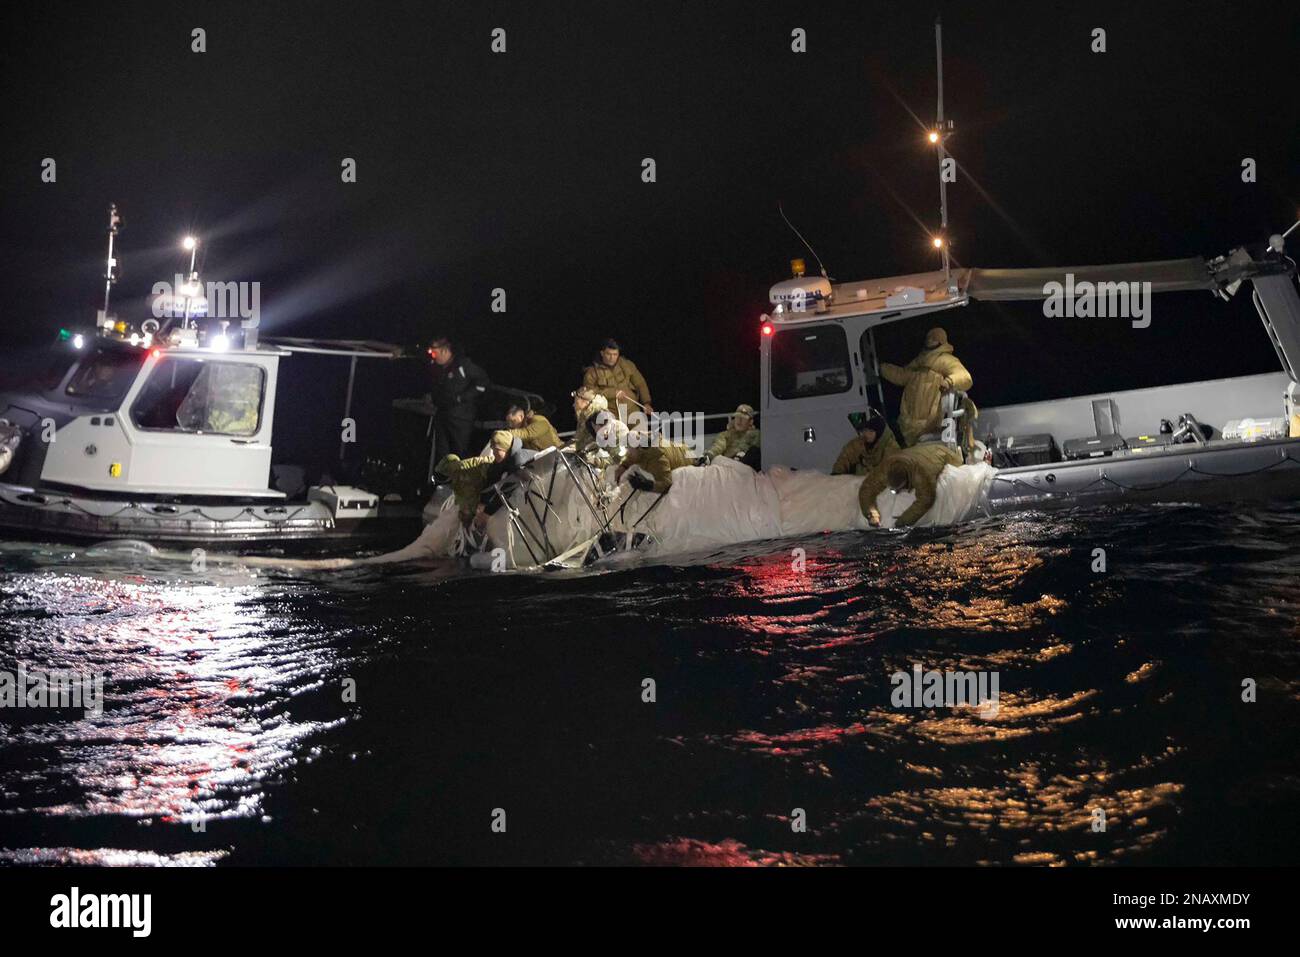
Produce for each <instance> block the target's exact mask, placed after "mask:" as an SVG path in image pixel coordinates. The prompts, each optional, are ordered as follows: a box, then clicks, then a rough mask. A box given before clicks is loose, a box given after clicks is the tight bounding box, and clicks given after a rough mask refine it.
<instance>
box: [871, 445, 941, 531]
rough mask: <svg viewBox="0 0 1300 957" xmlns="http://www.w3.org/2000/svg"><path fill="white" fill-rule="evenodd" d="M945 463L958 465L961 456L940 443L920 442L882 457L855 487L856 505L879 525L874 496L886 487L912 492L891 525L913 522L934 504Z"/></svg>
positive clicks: (903, 524)
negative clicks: (913, 497)
mask: <svg viewBox="0 0 1300 957" xmlns="http://www.w3.org/2000/svg"><path fill="white" fill-rule="evenodd" d="M949 465H952V466H959V465H961V456H960V455H959V454H958V453H957V451H956V450H955V449H952V448H949V447H948V446H946V445H944V444H943V443H942V442H923V443H922V444H920V445H914V446H911V447H910V448H906V449H902V450H901V451H897V452H894V453H892V454H891V455H888V456H886V457H885V460H884V461H883V462H881V463H880V464H879V465H878V466H876V468H875V469H874V470H872V472H871V474H870V475H868V476H867V477H866V478H864V479H863V480H862V485H861V486H860V487H859V488H858V506H859V507H860V508H861V509H862V514H863V516H864V517H865V518H866V520H867V521H868V522H870V523H871V524H872V525H879V524H880V512H879V510H877V508H876V498H877V496H879V495H880V493H881V492H883V491H884V490H885V489H886V488H892V489H893V490H894V491H895V492H905V491H912V492H914V493H916V501H915V502H913V503H912V504H911V505H910V506H909V507H908V508H907V510H906V511H905V512H903V514H902V515H900V516H898V518H897V519H896V520H895V521H894V527H895V528H903V527H905V526H908V525H914V524H916V523H917V522H918V521H920V520H921V518H922V517H923V516H924V515H925V513H926V512H928V511H930V509H931V508H933V507H934V503H935V499H936V497H937V496H936V491H937V490H938V488H939V476H940V475H942V474H943V470H944V469H945V468H947V467H948V466H949Z"/></svg>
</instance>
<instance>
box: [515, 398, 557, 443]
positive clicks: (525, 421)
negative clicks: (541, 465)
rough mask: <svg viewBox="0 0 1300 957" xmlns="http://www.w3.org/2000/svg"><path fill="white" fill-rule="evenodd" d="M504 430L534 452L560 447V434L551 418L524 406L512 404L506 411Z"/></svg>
mask: <svg viewBox="0 0 1300 957" xmlns="http://www.w3.org/2000/svg"><path fill="white" fill-rule="evenodd" d="M506 430H507V431H508V432H509V433H510V434H511V435H513V436H514V437H515V438H517V439H519V440H520V441H522V442H523V443H524V448H526V449H532V450H533V451H534V452H541V451H542V450H543V449H549V448H551V447H554V448H557V449H558V448H559V447H560V436H559V435H558V434H557V433H556V431H555V426H553V425H551V420H550V419H548V418H547V417H546V416H544V415H542V414H541V413H540V412H534V411H533V410H532V409H529V408H525V407H524V406H519V405H512V406H511V407H510V409H509V411H507V412H506Z"/></svg>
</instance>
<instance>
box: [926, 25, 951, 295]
mask: <svg viewBox="0 0 1300 957" xmlns="http://www.w3.org/2000/svg"><path fill="white" fill-rule="evenodd" d="M934 60H935V70H936V72H937V75H938V79H939V84H938V88H939V94H938V102H937V104H936V108H935V123H934V129H933V130H931V131H930V137H929V139H930V142H931V143H933V144H934V145H935V147H936V151H937V152H938V154H939V235H938V236H935V237H934V240H933V242H934V245H935V246H937V247H939V251H940V252H941V253H942V254H943V279H944V284H945V285H946V286H947V288H948V295H950V296H951V295H953V294H955V293H956V292H957V289H956V287H955V286H954V285H953V281H952V262H951V260H950V259H949V256H948V184H947V182H946V180H945V179H944V176H945V172H946V170H945V169H944V167H945V166H946V164H947V161H948V151H947V150H946V149H945V148H944V140H945V139H946V138H947V136H948V134H949V133H950V132H952V120H947V121H946V122H945V120H944V117H943V18H942V17H935V18H934Z"/></svg>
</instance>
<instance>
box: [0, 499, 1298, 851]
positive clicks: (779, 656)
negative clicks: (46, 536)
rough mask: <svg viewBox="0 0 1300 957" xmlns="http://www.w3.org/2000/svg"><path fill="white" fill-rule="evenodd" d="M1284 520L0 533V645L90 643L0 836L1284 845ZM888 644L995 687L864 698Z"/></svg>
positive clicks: (468, 846)
mask: <svg viewBox="0 0 1300 957" xmlns="http://www.w3.org/2000/svg"><path fill="white" fill-rule="evenodd" d="M795 548H802V549H804V551H805V553H806V567H805V568H804V569H803V570H799V569H798V568H796V567H794V566H795V562H794V560H793V558H792V550H793V549H795ZM1097 548H1103V549H1105V551H1106V563H1107V570H1106V571H1105V572H1104V573H1098V572H1094V571H1093V570H1092V566H1093V564H1094V558H1093V550H1094V549H1097ZM1297 555H1300V507H1296V506H1290V507H1278V508H1270V509H1263V508H1260V509H1253V508H1252V509H1246V508H1199V507H1189V506H1170V507H1163V508H1155V509H1148V510H1142V511H1139V510H1124V509H1108V510H1099V511H1092V512H1075V513H1068V514H1056V515H1026V516H1019V517H1014V518H1008V519H1000V520H995V521H988V522H984V523H982V524H976V525H970V526H965V527H962V528H959V529H948V530H929V531H926V530H916V531H912V532H909V533H906V534H900V533H889V532H877V533H869V534H840V535H828V536H821V537H814V538H810V539H805V540H802V541H784V542H775V543H773V542H769V543H762V544H759V545H753V546H747V547H743V548H733V549H729V550H727V551H724V552H720V553H718V554H715V555H710V556H695V557H693V558H691V559H690V560H688V561H681V562H679V563H677V564H674V565H671V566H669V565H658V566H646V567H637V568H625V569H621V570H617V571H610V572H606V573H581V574H578V573H574V574H570V573H551V574H541V575H525V574H507V575H490V574H473V575H471V574H466V573H463V572H461V571H459V570H457V569H454V568H450V567H434V568H431V567H411V566H408V567H401V568H388V569H375V568H372V569H364V570H351V571H346V572H324V571H278V570H271V571H268V570H265V569H257V570H248V569H241V568H240V567H238V566H237V565H228V564H224V563H217V562H210V564H209V567H208V569H207V571H206V572H205V573H204V574H196V573H193V572H191V570H190V568H189V566H188V565H186V564H184V563H178V562H174V561H169V560H167V559H165V558H160V557H157V556H152V557H151V556H136V555H115V556H102V555H101V556H94V555H86V554H85V550H84V549H80V548H76V549H74V548H72V547H71V546H34V545H30V544H5V545H0V562H2V563H3V571H2V572H0V616H2V619H0V636H2V637H0V668H2V669H4V670H8V671H11V672H12V671H14V670H15V669H16V668H17V665H18V663H19V662H22V663H24V664H25V666H26V667H27V668H28V669H32V668H37V667H44V668H54V667H61V668H68V669H77V670H83V669H89V670H92V671H99V672H102V673H105V674H106V675H107V679H106V685H105V707H104V711H103V714H102V715H100V716H98V717H94V716H91V717H82V715H81V714H80V713H72V712H57V713H52V712H49V711H36V710H30V709H0V734H2V739H0V860H2V861H5V862H30V861H70V862H90V863H95V862H107V863H166V864H207V863H217V864H223V863H229V864H384V863H392V864H437V863H457V864H489V863H490V864H495V863H529V864H531V863H560V864H573V863H591V864H598V863H615V864H619V863H672V864H677V863H705V864H754V863H757V864H809V863H811V864H817V863H830V864H1012V863H1052V864H1057V863H1060V864H1072V865H1073V864H1085V865H1086V864H1260V863H1263V864H1292V863H1294V862H1295V861H1296V860H1298V859H1300V854H1298V853H1297V852H1298V851H1300V836H1297V834H1298V832H1297V829H1296V828H1295V826H1294V822H1295V820H1296V816H1297V812H1300V757H1298V754H1297V732H1296V729H1297V727H1298V726H1300V621H1298V618H1297V610H1298V609H1300V574H1297V567H1298V566H1297ZM914 664H920V665H921V666H923V668H924V669H925V670H927V671H928V670H932V669H933V670H962V671H969V670H976V671H985V672H996V673H997V675H998V678H999V702H998V707H997V709H996V713H990V712H988V711H983V712H978V711H976V710H974V709H971V708H910V709H908V708H898V707H894V706H893V705H892V704H891V700H890V698H891V691H892V690H893V689H892V685H891V683H890V680H889V678H890V675H891V674H892V673H894V672H896V671H910V670H911V668H912V667H913V665H914ZM647 678H651V679H653V680H654V682H655V692H656V700H655V701H654V702H653V703H646V702H645V701H643V700H642V688H643V680H644V679H647ZM348 679H350V680H351V681H352V682H355V698H356V700H355V703H351V702H348V701H345V700H344V686H345V683H346V682H347V681H348ZM1245 679H1253V681H1254V682H1255V685H1256V688H1257V698H1258V700H1257V701H1255V702H1253V703H1246V702H1243V701H1242V683H1243V680H1245ZM494 809H502V810H503V811H504V813H505V822H506V829H505V833H494V832H493V830H492V822H493V813H494ZM795 809H802V814H799V813H798V812H796V811H795ZM1099 809H1100V810H1099ZM1101 813H1104V816H1105V829H1104V830H1096V829H1094V822H1095V821H1097V820H1098V819H1099V816H1100V814H1101ZM792 818H802V819H804V820H806V823H807V828H806V830H805V831H802V832H800V831H796V830H794V829H793V828H792V826H791V821H792ZM498 820H499V817H498ZM200 821H202V829H199V830H196V825H197V824H198V822H200Z"/></svg>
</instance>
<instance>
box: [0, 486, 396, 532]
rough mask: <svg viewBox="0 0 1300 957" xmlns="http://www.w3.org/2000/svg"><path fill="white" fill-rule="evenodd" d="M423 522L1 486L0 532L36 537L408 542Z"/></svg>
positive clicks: (392, 512) (298, 505) (291, 505)
mask: <svg viewBox="0 0 1300 957" xmlns="http://www.w3.org/2000/svg"><path fill="white" fill-rule="evenodd" d="M419 527H420V516H419V511H418V510H417V509H415V508H413V507H403V506H387V505H386V506H383V507H381V509H380V514H379V516H377V517H372V518H362V519H351V520H348V519H342V520H340V519H336V518H335V517H334V515H333V514H332V513H331V511H330V509H329V508H327V507H326V506H325V505H323V504H321V503H320V502H286V503H276V504H256V503H240V502H229V501H226V502H221V501H211V502H186V503H169V502H153V501H131V500H121V499H108V498H99V497H95V496H87V495H79V494H76V493H69V492H51V491H44V490H34V489H31V488H24V487H22V486H16V485H7V484H3V483H0V533H2V534H4V535H9V536H12V537H23V538H29V539H30V538H37V539H45V540H59V541H65V540H66V541H107V540H113V539H138V540H143V541H147V542H152V543H160V544H161V543H178V544H195V545H230V546H236V547H242V546H256V545H268V544H275V545H281V544H286V543H310V542H322V543H329V542H345V541H347V542H357V543H367V544H368V543H374V542H387V541H390V540H391V541H399V540H404V539H406V538H409V537H410V536H411V535H412V534H414V533H415V532H417V531H418V530H419Z"/></svg>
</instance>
